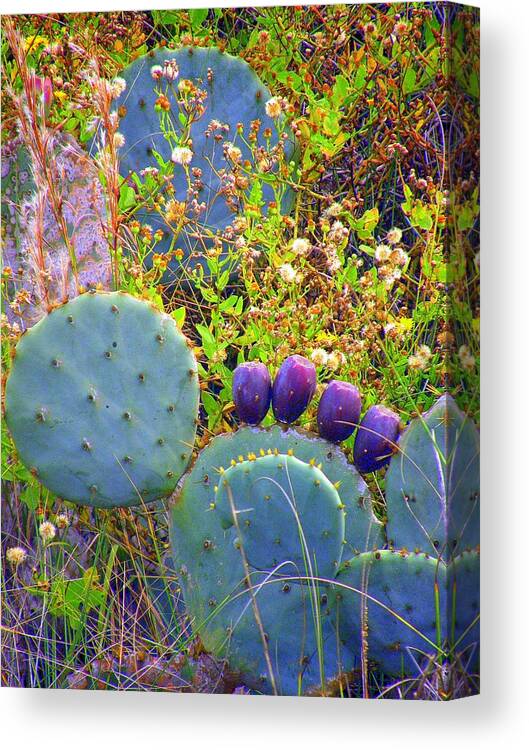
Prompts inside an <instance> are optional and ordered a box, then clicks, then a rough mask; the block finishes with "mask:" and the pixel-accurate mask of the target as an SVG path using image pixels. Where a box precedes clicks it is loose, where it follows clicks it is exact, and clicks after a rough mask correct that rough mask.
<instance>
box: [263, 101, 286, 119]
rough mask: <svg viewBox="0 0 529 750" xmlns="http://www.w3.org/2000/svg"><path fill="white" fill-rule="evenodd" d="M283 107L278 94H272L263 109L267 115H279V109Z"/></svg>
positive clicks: (273, 116)
mask: <svg viewBox="0 0 529 750" xmlns="http://www.w3.org/2000/svg"><path fill="white" fill-rule="evenodd" d="M282 109H283V103H282V101H281V99H280V98H279V97H278V96H273V97H272V98H271V99H269V100H268V101H267V102H266V104H265V111H266V114H267V115H268V117H272V118H275V117H279V115H280V114H281V110H282Z"/></svg>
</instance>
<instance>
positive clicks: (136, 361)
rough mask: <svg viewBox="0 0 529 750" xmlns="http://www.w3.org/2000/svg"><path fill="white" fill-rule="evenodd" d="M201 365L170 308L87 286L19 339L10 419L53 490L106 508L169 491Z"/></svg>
mask: <svg viewBox="0 0 529 750" xmlns="http://www.w3.org/2000/svg"><path fill="white" fill-rule="evenodd" d="M198 398H199V386H198V376H197V364H196V360H195V357H194V355H193V352H192V349H191V346H190V345H189V343H188V342H187V341H186V339H185V337H184V336H183V335H182V333H181V332H180V330H179V329H178V327H177V325H176V323H175V322H174V320H173V319H172V318H170V317H169V316H168V315H165V314H163V313H161V312H159V311H158V310H157V309H156V308H155V307H154V306H152V305H151V304H149V303H147V302H144V301H142V300H138V299H135V298H134V297H131V296H130V295H128V294H124V293H122V292H114V293H98V294H84V295H82V296H80V297H77V298H76V299H74V300H72V301H71V302H68V303H66V304H65V305H63V306H61V307H58V308H56V309H55V310H54V311H53V312H51V313H50V314H49V315H48V316H47V317H46V318H43V319H42V320H41V321H39V322H38V323H37V324H36V325H35V326H34V327H33V328H32V329H31V330H30V331H28V332H27V333H26V334H25V335H24V336H23V337H22V338H21V339H20V341H19V343H18V345H17V348H16V353H15V357H14V360H13V366H12V370H11V373H10V376H9V379H8V382H7V386H6V421H7V425H8V427H9V429H10V431H11V434H12V436H13V439H14V441H15V444H16V448H17V450H18V453H19V455H20V458H21V460H22V461H23V462H24V463H25V464H26V466H27V467H28V468H29V469H30V470H31V472H32V473H33V474H34V475H35V476H36V477H37V478H38V479H39V481H40V482H42V484H44V485H45V486H46V487H48V488H49V489H50V490H51V491H52V492H54V493H55V494H56V495H59V496H60V497H63V498H65V499H67V500H71V501H74V502H77V503H80V504H86V505H94V506H98V507H112V506H127V505H138V504H140V503H141V502H150V501H153V500H156V499H158V498H160V497H163V496H165V495H168V494H170V493H171V492H172V490H173V489H174V487H175V485H176V482H177V481H178V479H179V478H180V476H181V475H182V473H183V472H184V470H185V468H186V466H187V464H188V462H189V459H190V457H191V451H192V447H193V442H194V437H195V431H196V422H195V420H196V417H197V412H198Z"/></svg>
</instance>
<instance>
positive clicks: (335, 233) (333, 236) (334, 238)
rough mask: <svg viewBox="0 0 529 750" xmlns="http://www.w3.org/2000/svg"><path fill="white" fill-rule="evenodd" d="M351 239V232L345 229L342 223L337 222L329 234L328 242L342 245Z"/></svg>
mask: <svg viewBox="0 0 529 750" xmlns="http://www.w3.org/2000/svg"><path fill="white" fill-rule="evenodd" d="M348 237H349V230H348V229H347V228H346V227H344V225H343V224H342V222H341V221H335V222H334V223H333V225H332V227H331V231H330V232H329V236H328V240H329V242H332V244H333V245H341V244H342V242H345V240H346V239H347V238H348Z"/></svg>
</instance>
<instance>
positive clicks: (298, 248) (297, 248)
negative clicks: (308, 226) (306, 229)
mask: <svg viewBox="0 0 529 750" xmlns="http://www.w3.org/2000/svg"><path fill="white" fill-rule="evenodd" d="M309 250H310V242H309V241H308V240H306V239H305V238H304V237H298V238H297V239H295V240H294V242H293V243H292V252H293V253H294V254H295V255H306V254H307V253H308V252H309Z"/></svg>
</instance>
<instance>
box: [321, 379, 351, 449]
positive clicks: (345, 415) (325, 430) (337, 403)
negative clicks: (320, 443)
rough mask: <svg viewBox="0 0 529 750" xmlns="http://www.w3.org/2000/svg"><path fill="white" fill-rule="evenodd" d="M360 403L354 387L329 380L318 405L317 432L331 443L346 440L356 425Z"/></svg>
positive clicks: (339, 381)
mask: <svg viewBox="0 0 529 750" xmlns="http://www.w3.org/2000/svg"><path fill="white" fill-rule="evenodd" d="M361 408H362V401H361V399H360V393H359V391H358V388H356V386H354V385H351V383H344V382H343V381H341V380H331V382H330V383H329V384H328V385H327V387H326V389H325V390H324V392H323V394H322V397H321V399H320V403H319V405H318V431H319V433H320V435H321V436H322V437H323V438H325V439H326V440H330V441H331V442H332V443H340V442H342V440H347V438H348V437H350V436H351V435H352V434H353V432H354V431H355V430H356V427H357V425H358V419H359V417H360V410H361Z"/></svg>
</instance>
